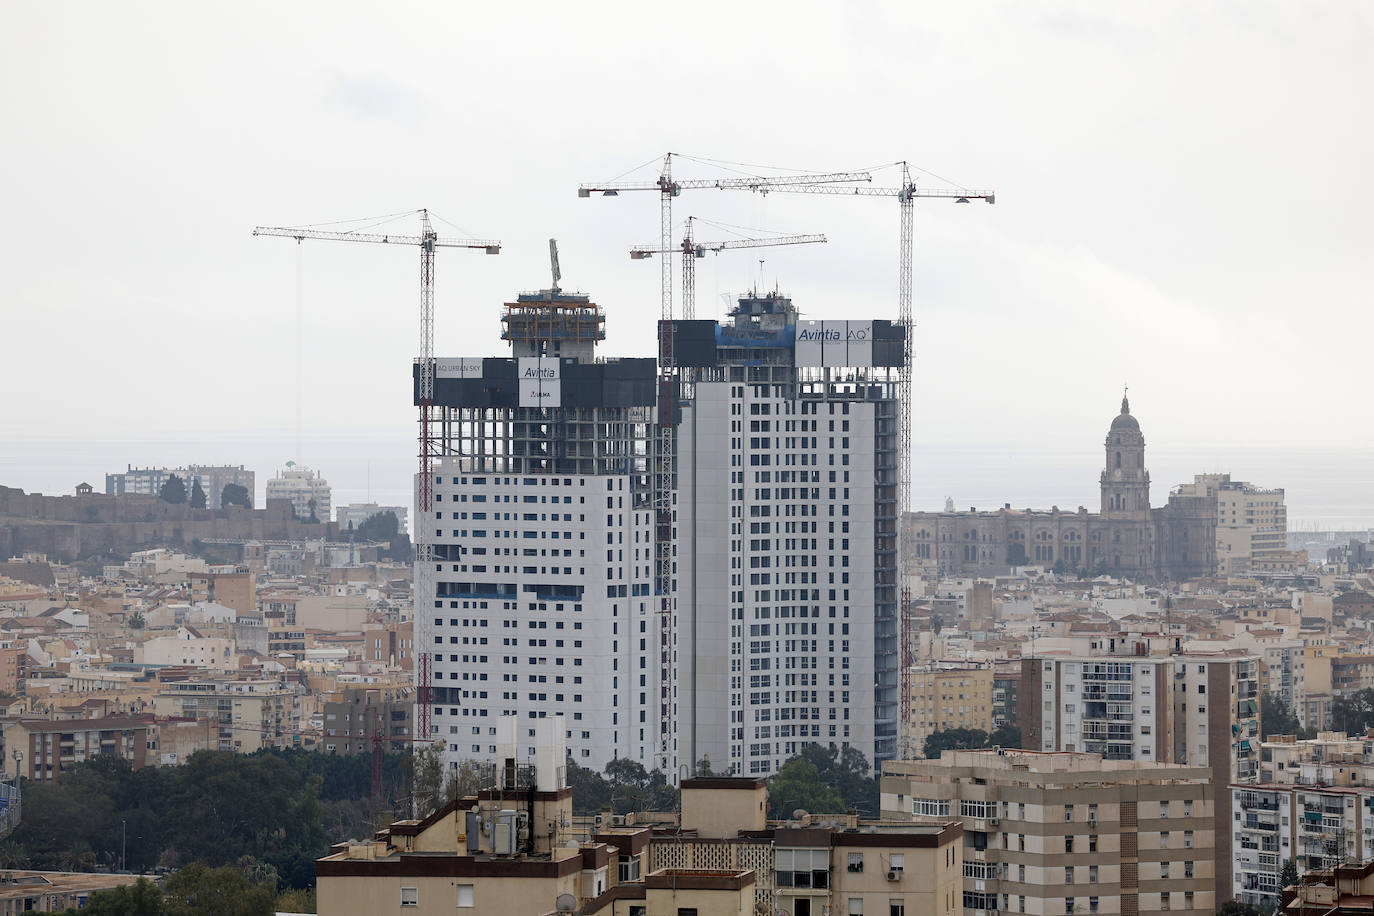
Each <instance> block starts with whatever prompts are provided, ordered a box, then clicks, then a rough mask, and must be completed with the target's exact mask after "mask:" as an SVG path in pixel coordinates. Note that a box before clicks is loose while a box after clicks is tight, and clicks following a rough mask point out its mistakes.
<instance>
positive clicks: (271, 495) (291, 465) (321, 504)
mask: <svg viewBox="0 0 1374 916" xmlns="http://www.w3.org/2000/svg"><path fill="white" fill-rule="evenodd" d="M331 492H332V491H331V490H330V488H329V481H327V480H325V479H324V477H323V476H321V475H320V474H319V473H318V472H316V471H312V470H311V469H310V468H308V467H305V466H303V465H297V464H296V463H295V462H294V461H288V462H286V467H284V468H282V469H281V470H280V471H278V472H277V476H275V477H273V478H271V479H270V480H268V481H267V498H268V499H289V500H290V501H291V511H292V512H293V513H295V516H296V518H299V519H308V518H310V517H311V516H312V514H313V516H314V518H315V519H317V520H318V521H321V522H327V521H329V520H330V519H331V518H333V517H334V516H333V501H332V497H331Z"/></svg>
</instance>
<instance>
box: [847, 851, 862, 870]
mask: <svg viewBox="0 0 1374 916" xmlns="http://www.w3.org/2000/svg"><path fill="white" fill-rule="evenodd" d="M849 870H850V871H863V870H864V854H863V853H861V852H851V853H850V854H849Z"/></svg>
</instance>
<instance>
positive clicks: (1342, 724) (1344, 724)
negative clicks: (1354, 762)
mask: <svg viewBox="0 0 1374 916" xmlns="http://www.w3.org/2000/svg"><path fill="white" fill-rule="evenodd" d="M1372 724H1374V688H1369V687H1366V688H1365V689H1363V690H1356V691H1355V692H1354V693H1351V694H1347V695H1346V696H1340V697H1336V699H1334V700H1332V701H1331V725H1332V727H1334V728H1335V729H1336V730H1337V731H1340V732H1344V733H1345V734H1347V735H1351V734H1355V733H1356V732H1363V731H1366V730H1368V729H1369V727H1370V725H1372Z"/></svg>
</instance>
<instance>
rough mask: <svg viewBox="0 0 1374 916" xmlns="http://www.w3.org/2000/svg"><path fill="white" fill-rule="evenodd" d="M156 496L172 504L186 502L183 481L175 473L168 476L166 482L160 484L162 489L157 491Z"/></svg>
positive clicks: (177, 504) (176, 504)
mask: <svg viewBox="0 0 1374 916" xmlns="http://www.w3.org/2000/svg"><path fill="white" fill-rule="evenodd" d="M158 498H160V499H161V500H162V501H163V502H165V503H171V504H172V505H174V506H179V505H182V504H183V503H185V502H186V483H185V481H183V480H182V479H181V478H180V477H178V476H177V475H175V474H173V475H172V476H171V477H168V478H167V482H166V483H164V484H163V485H162V491H161V492H159V493H158Z"/></svg>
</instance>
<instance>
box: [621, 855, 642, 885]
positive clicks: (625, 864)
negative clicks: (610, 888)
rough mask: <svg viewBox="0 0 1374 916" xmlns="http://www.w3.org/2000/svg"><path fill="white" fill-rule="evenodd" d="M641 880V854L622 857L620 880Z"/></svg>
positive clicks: (622, 881)
mask: <svg viewBox="0 0 1374 916" xmlns="http://www.w3.org/2000/svg"><path fill="white" fill-rule="evenodd" d="M638 880H639V856H621V857H620V882H621V883H622V884H624V883H625V882H626V881H638Z"/></svg>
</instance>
